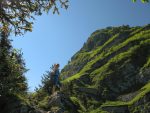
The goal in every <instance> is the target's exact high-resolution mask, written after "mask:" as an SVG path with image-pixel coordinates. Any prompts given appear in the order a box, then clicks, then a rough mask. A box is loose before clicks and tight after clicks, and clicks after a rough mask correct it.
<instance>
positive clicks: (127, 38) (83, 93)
mask: <svg viewBox="0 0 150 113" xmlns="http://www.w3.org/2000/svg"><path fill="white" fill-rule="evenodd" d="M47 77H49V74H47V75H45V77H44V79H43V83H44V81H45V85H43V86H41V88H40V89H38V90H37V92H35V93H34V94H32V95H31V97H32V99H31V103H32V104H33V105H35V106H37V108H40V109H43V110H45V111H53V112H56V113H63V112H65V113H70V112H73V113H141V112H143V113H148V112H149V111H150V107H149V105H150V98H149V97H150V82H149V81H150V25H146V26H142V27H130V26H120V27H107V28H105V29H101V30H97V31H95V32H94V33H92V34H91V36H90V37H89V38H88V40H87V42H86V43H85V44H84V45H83V47H82V48H81V49H80V50H79V51H78V52H77V53H76V54H75V55H74V56H73V57H72V58H71V61H69V62H68V64H67V65H66V66H65V67H64V69H62V72H61V79H62V81H61V82H62V85H63V86H62V88H61V91H58V92H56V93H55V94H53V95H51V93H49V92H50V91H49V87H50V86H49V85H48V84H49V78H47ZM45 87H47V89H46V90H45Z"/></svg>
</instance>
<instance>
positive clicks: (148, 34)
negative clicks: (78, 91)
mask: <svg viewBox="0 0 150 113" xmlns="http://www.w3.org/2000/svg"><path fill="white" fill-rule="evenodd" d="M149 37H150V30H148V31H142V32H140V33H138V34H136V35H134V36H132V37H130V38H128V39H127V40H125V41H124V42H123V43H120V44H119V45H116V46H113V47H111V48H110V49H109V50H108V51H107V52H105V51H103V52H102V53H101V54H99V55H98V56H97V57H96V58H95V59H93V60H92V61H90V62H88V63H87V64H86V65H85V66H84V67H83V69H82V70H81V71H80V72H79V73H77V74H75V75H73V76H71V77H69V78H67V79H65V80H64V81H63V82H64V83H65V82H69V81H72V80H74V79H78V78H80V77H81V76H82V75H84V73H86V72H88V71H89V70H92V66H93V65H94V64H95V63H96V62H98V61H99V60H101V59H104V58H105V57H107V56H109V55H111V54H113V53H115V52H117V51H119V50H120V49H121V48H123V47H125V46H127V45H129V44H134V43H135V44H136V45H138V44H139V43H138V42H139V41H141V40H145V39H148V38H149ZM112 39H114V37H112V38H110V39H109V40H108V41H107V42H106V43H105V44H104V45H107V43H108V42H110V40H112ZM136 42H137V43H136ZM100 48H102V47H101V46H100V47H99V48H98V50H97V49H96V50H93V51H92V52H91V53H94V55H95V54H96V53H97V52H98V51H100V50H101V49H100ZM91 56H93V55H91ZM98 70H99V69H98ZM98 70H96V71H95V72H93V73H92V74H91V75H93V74H96V72H99V71H98Z"/></svg>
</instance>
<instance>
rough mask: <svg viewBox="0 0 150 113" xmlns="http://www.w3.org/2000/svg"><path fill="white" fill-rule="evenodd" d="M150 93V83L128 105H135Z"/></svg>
mask: <svg viewBox="0 0 150 113" xmlns="http://www.w3.org/2000/svg"><path fill="white" fill-rule="evenodd" d="M149 92H150V82H149V83H147V84H146V85H145V86H144V87H143V88H141V89H140V93H139V94H138V95H137V96H136V97H135V98H133V99H132V100H131V101H130V102H128V105H132V104H134V103H135V102H137V101H138V100H140V99H141V98H143V97H144V96H145V95H146V94H147V93H149Z"/></svg>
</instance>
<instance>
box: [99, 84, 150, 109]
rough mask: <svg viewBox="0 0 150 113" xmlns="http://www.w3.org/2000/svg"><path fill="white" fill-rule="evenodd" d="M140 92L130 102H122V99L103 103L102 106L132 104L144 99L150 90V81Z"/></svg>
mask: <svg viewBox="0 0 150 113" xmlns="http://www.w3.org/2000/svg"><path fill="white" fill-rule="evenodd" d="M139 92H140V93H139V94H137V95H136V96H135V97H134V98H133V99H132V100H131V101H129V102H122V101H107V102H105V103H104V104H102V105H101V107H108V106H126V105H128V106H131V105H133V104H134V103H136V102H137V101H138V100H140V99H142V98H143V97H144V96H145V95H146V94H147V93H149V92H150V82H149V83H147V84H146V85H145V86H144V87H142V88H141V89H140V90H139Z"/></svg>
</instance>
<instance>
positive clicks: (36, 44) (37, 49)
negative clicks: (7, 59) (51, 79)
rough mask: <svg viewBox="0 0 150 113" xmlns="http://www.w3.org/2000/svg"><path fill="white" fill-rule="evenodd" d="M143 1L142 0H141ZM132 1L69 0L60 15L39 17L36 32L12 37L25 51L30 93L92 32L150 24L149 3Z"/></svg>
mask: <svg viewBox="0 0 150 113" xmlns="http://www.w3.org/2000/svg"><path fill="white" fill-rule="evenodd" d="M139 1H140V0H139ZM139 1H138V2H137V3H132V2H131V0H70V3H69V4H70V6H69V8H68V10H64V9H60V12H61V14H60V15H57V14H56V15H53V14H48V15H47V14H44V15H42V16H40V17H36V21H34V26H33V31H32V32H28V33H26V34H25V35H24V36H20V37H13V36H12V39H13V40H14V41H13V46H14V47H15V48H18V49H22V52H23V53H24V54H23V57H24V59H25V61H26V66H27V68H28V69H30V70H29V71H28V72H27V73H26V74H25V75H26V77H27V79H28V83H29V91H34V88H35V87H38V85H39V84H40V83H41V76H43V74H44V73H45V71H47V70H49V69H50V66H51V65H52V64H53V63H60V69H62V68H63V67H64V65H66V64H67V62H68V61H69V60H70V58H71V57H72V56H73V55H74V54H75V53H76V52H77V51H78V50H79V49H80V48H81V47H82V46H83V43H84V42H86V40H87V39H88V37H89V36H90V34H91V33H92V32H94V31H95V30H97V29H101V28H105V27H108V26H120V25H130V26H141V25H146V24H149V23H150V12H149V11H150V3H148V4H142V3H141V2H139Z"/></svg>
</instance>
